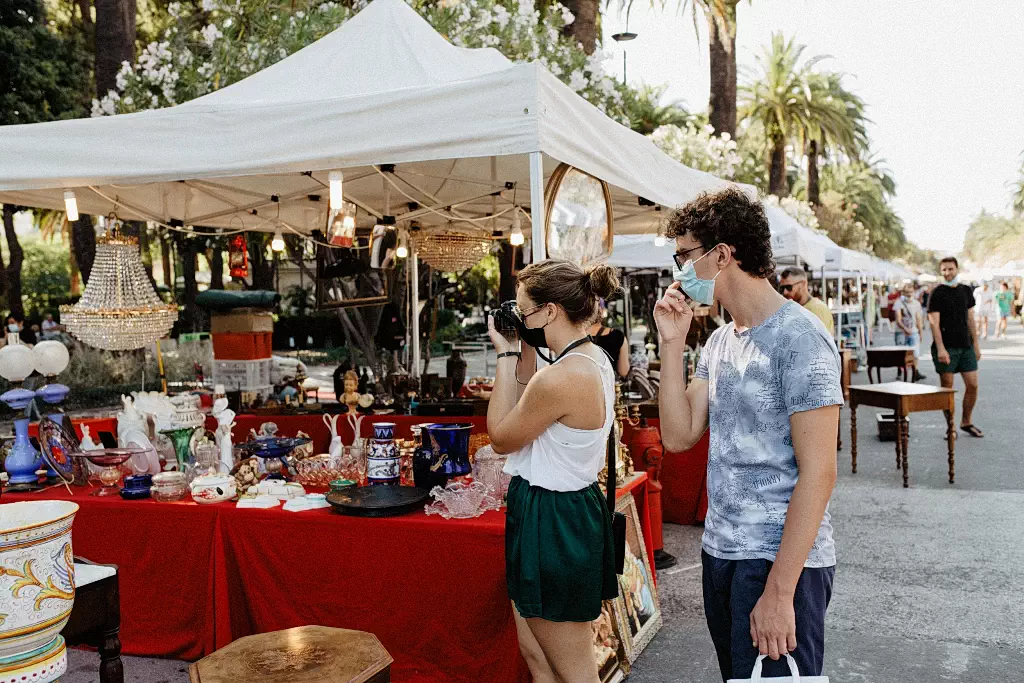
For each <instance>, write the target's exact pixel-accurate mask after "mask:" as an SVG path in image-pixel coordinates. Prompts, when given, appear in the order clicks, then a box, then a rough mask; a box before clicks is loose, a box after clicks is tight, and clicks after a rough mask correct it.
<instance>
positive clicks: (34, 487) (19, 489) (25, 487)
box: [4, 482, 43, 493]
mask: <svg viewBox="0 0 1024 683" xmlns="http://www.w3.org/2000/svg"><path fill="white" fill-rule="evenodd" d="M42 488H43V485H42V484H39V483H32V482H28V483H21V484H8V485H7V487H6V488H4V493H26V492H28V491H39V490H40V489H42Z"/></svg>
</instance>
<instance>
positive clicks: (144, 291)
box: [60, 229, 178, 351]
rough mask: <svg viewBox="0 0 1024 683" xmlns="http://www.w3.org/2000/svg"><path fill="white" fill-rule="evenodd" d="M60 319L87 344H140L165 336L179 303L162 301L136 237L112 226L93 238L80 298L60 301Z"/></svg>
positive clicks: (138, 346)
mask: <svg viewBox="0 0 1024 683" xmlns="http://www.w3.org/2000/svg"><path fill="white" fill-rule="evenodd" d="M60 313H61V322H62V323H63V324H64V325H65V327H66V328H67V330H68V331H69V332H70V333H71V334H72V335H74V336H75V337H77V338H78V339H80V340H81V341H82V342H84V343H86V344H88V345H89V346H95V347H97V348H100V349H105V350H107V351H128V350H131V349H141V348H143V347H145V346H148V345H149V344H152V343H153V342H155V341H157V340H158V339H160V338H162V337H164V336H166V335H167V333H168V332H170V331H171V328H172V327H173V326H174V323H175V321H176V320H177V319H178V307H177V306H176V305H174V304H165V303H164V302H163V301H161V299H160V297H158V296H157V294H156V292H155V291H154V290H153V285H152V284H151V283H150V281H149V278H148V277H147V276H146V271H145V269H144V268H143V267H142V259H141V255H140V253H139V243H138V240H136V239H135V238H132V237H126V236H124V235H121V234H119V233H118V232H117V230H116V229H115V230H113V231H112V232H108V233H107V234H106V235H104V236H103V237H101V238H100V239H98V240H97V241H96V260H95V262H94V263H93V268H92V274H91V276H90V277H89V282H88V283H87V284H86V286H85V292H84V293H83V294H82V298H81V299H79V301H78V303H76V304H75V305H74V306H61V308H60Z"/></svg>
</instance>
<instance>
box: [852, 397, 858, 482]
mask: <svg viewBox="0 0 1024 683" xmlns="http://www.w3.org/2000/svg"><path fill="white" fill-rule="evenodd" d="M850 464H851V466H852V468H853V473H854V474H857V404H856V403H851V404H850Z"/></svg>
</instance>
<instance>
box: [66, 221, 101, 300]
mask: <svg viewBox="0 0 1024 683" xmlns="http://www.w3.org/2000/svg"><path fill="white" fill-rule="evenodd" d="M71 246H72V248H73V249H74V250H75V263H77V264H78V272H80V273H81V274H82V284H88V283H89V276H90V275H91V274H92V262H93V261H95V260H96V227H95V226H94V225H93V224H92V216H86V215H84V214H83V215H80V216H79V217H78V220H77V221H75V222H74V224H73V225H72V226H71Z"/></svg>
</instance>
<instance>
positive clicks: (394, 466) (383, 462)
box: [366, 425, 400, 486]
mask: <svg viewBox="0 0 1024 683" xmlns="http://www.w3.org/2000/svg"><path fill="white" fill-rule="evenodd" d="M376 426H377V425H374V427H376ZM399 473H400V457H399V451H398V444H397V443H395V442H394V441H392V440H387V439H372V440H371V441H370V451H369V453H368V454H367V456H366V481H367V483H369V484H370V485H371V486H373V485H375V484H397V483H398V478H399Z"/></svg>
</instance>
